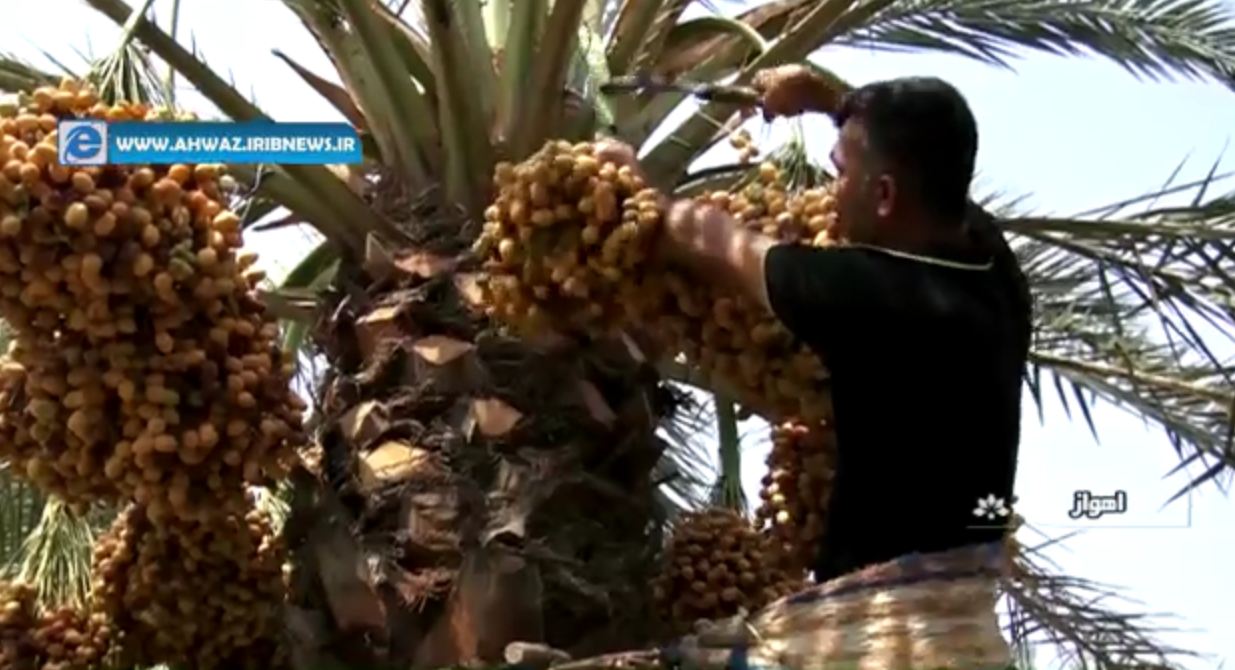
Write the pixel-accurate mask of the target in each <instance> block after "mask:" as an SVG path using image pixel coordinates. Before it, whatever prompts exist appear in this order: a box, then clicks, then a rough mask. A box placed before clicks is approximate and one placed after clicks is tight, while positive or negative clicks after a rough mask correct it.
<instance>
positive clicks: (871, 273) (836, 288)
mask: <svg viewBox="0 0 1235 670" xmlns="http://www.w3.org/2000/svg"><path fill="white" fill-rule="evenodd" d="M885 279H886V277H885V276H884V275H883V274H882V273H881V272H879V271H878V269H877V268H876V263H875V260H874V259H873V258H871V255H870V254H869V253H868V252H866V251H865V250H862V249H855V248H848V247H812V246H806V245H799V244H782V245H778V246H775V247H772V248H771V249H770V250H768V254H767V257H766V258H765V259H764V280H765V282H766V285H767V292H768V302H769V304H770V305H771V307H772V312H773V314H774V315H775V316H776V318H777V319H779V320H780V322H781V323H783V324H785V327H786V328H788V329H789V330H790V332H792V333H793V334H794V335H795V336H797V337H798V339H801V340H805V341H808V342H816V341H819V340H820V339H821V338H824V339H826V337H825V336H826V334H827V333H829V332H832V333H835V332H838V331H840V330H844V331H847V332H850V333H855V331H857V330H860V326H861V323H862V322H864V321H866V320H868V319H867V318H866V317H869V316H871V315H872V314H873V313H874V312H876V311H878V310H879V307H880V305H881V304H882V303H884V302H886V301H884V300H881V299H880V295H881V294H882V292H883V291H882V289H883V283H884V280H885ZM837 323H843V324H845V328H844V329H837V328H835V327H829V326H828V324H837Z"/></svg>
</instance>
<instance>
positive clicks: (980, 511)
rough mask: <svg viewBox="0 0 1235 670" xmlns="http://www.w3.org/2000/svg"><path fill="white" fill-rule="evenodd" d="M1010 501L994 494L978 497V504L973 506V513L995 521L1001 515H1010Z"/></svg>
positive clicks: (981, 517)
mask: <svg viewBox="0 0 1235 670" xmlns="http://www.w3.org/2000/svg"><path fill="white" fill-rule="evenodd" d="M1008 514H1009V510H1008V503H1007V502H1006V501H1005V500H1004V499H1003V498H1000V497H999V496H996V495H994V494H991V495H988V496H986V497H985V498H978V506H977V507H975V508H973V515H974V516H976V517H978V518H980V519H990V520H991V521H994V520H995V519H997V518H999V517H1001V516H1008Z"/></svg>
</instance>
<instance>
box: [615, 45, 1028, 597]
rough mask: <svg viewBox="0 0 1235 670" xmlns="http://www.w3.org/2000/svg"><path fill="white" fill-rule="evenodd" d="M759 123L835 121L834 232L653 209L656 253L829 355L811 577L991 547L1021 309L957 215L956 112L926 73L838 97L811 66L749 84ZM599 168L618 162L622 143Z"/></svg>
mask: <svg viewBox="0 0 1235 670" xmlns="http://www.w3.org/2000/svg"><path fill="white" fill-rule="evenodd" d="M756 87H757V88H759V89H760V90H761V94H762V107H763V110H764V114H765V115H766V116H767V117H769V118H770V117H773V116H780V115H796V114H800V113H803V112H806V111H820V112H826V113H829V114H831V115H832V116H833V117H834V119H835V121H836V124H837V126H838V128H839V129H840V134H839V140H838V141H837V143H836V145H835V147H834V148H833V150H832V161H833V162H834V163H835V165H836V169H837V177H836V178H837V184H836V188H837V190H836V198H837V220H836V224H835V225H836V232H838V233H839V234H840V236H841V237H842V238H844V239H845V240H847V242H848V244H845V245H842V246H837V247H832V248H817V247H810V246H803V245H794V244H781V243H778V242H777V241H776V240H773V239H771V238H769V237H765V236H763V235H760V234H758V233H756V232H752V231H749V230H746V229H745V228H743V227H742V226H741V225H740V224H739V222H737V221H735V220H734V219H733V218H731V217H730V216H729V215H728V214H727V213H726V212H724V211H722V210H720V209H719V208H716V207H712V206H710V205H700V204H697V203H695V202H694V201H691V200H680V201H676V202H667V203H666V207H667V211H668V215H667V225H666V235H665V238H664V251H665V253H666V256H667V257H668V258H669V259H671V260H673V261H675V262H678V263H680V264H682V265H684V266H686V267H689V268H692V269H693V270H694V271H696V272H697V273H698V274H699V276H700V279H701V280H713V281H727V282H730V283H733V284H735V285H738V286H740V287H741V288H743V289H744V290H745V291H746V292H747V293H749V294H750V295H751V296H752V297H754V298H756V299H758V300H759V301H761V302H762V303H763V304H764V305H765V306H766V307H767V308H768V309H770V310H771V311H772V312H773V313H775V314H776V316H777V317H778V318H779V319H780V320H781V321H782V322H783V323H784V324H785V326H786V327H787V328H788V329H789V330H790V331H792V332H793V334H794V335H795V336H796V337H798V338H799V339H800V340H802V341H803V342H806V343H807V344H808V345H810V346H811V347H812V348H813V349H814V350H816V351H817V352H818V353H819V355H820V356H821V357H824V358H825V360H826V361H827V364H828V367H829V369H830V370H831V372H832V380H831V384H832V397H833V405H834V410H835V423H836V425H835V428H836V434H837V443H838V463H837V471H836V479H835V488H834V493H833V498H832V500H831V503H830V505H829V510H830V512H829V518H828V519H827V528H828V532H827V540H826V542H825V544H826V546H824V547H821V551H820V552H819V554H818V560H817V562H816V565H815V576H816V578H817V579H818V580H820V581H823V580H827V579H831V578H833V577H836V576H839V575H842V574H845V573H848V572H851V571H853V570H856V569H859V568H861V567H863V566H866V565H870V564H873V563H878V562H882V561H886V560H891V559H894V558H896V557H898V556H902V555H905V554H909V553H912V552H932V551H942V550H947V549H951V548H955V547H961V546H965V545H970V544H976V543H983V542H996V541H999V540H1000V539H1001V538H1002V536H1003V533H1004V530H1003V528H1001V527H1000V526H1001V523H1000V522H1001V521H1003V520H1002V519H1000V520H998V521H991V520H986V519H982V518H978V517H976V516H975V515H974V508H975V504H976V503H977V501H978V500H979V499H984V498H987V497H988V496H992V495H993V496H995V497H997V498H1000V499H1002V500H1004V501H1008V500H1011V497H1012V490H1013V484H1014V481H1015V477H1016V454H1017V447H1018V443H1019V437H1020V404H1021V380H1022V373H1023V370H1024V367H1025V363H1026V358H1027V356H1028V347H1029V328H1030V324H1029V300H1028V295H1027V291H1026V290H1025V288H1024V286H1025V284H1024V281H1023V277H1022V276H1021V275H1020V271H1019V268H1017V267H1016V262H1015V257H1014V256H1013V255H1012V253H1011V251H1010V250H1009V249H1008V248H1007V246H1006V245H1005V244H1004V243H1003V241H1002V237H1001V236H1000V235H998V233H997V231H994V230H993V228H991V227H989V226H986V227H983V226H982V224H974V223H973V217H970V216H968V214H969V212H970V205H969V200H968V191H969V185H970V181H971V179H972V176H973V170H974V160H975V155H976V152H977V130H976V124H975V121H974V118H973V115H972V113H971V112H970V109H969V107H968V105H967V103H966V102H965V100H964V99H963V98H962V96H961V95H960V94H959V93H958V92H957V91H956V90H955V89H954V88H953V87H952V86H950V85H948V84H946V83H944V82H942V81H939V80H937V79H933V78H909V79H897V80H893V81H886V82H879V83H875V84H871V85H868V86H865V87H863V88H860V89H858V90H856V91H853V92H852V93H850V94H848V95H846V96H844V97H843V98H839V97H838V96H836V95H834V94H832V93H831V92H830V89H829V87H828V86H826V85H825V84H824V83H823V82H822V81H821V80H819V79H817V78H816V77H815V75H814V74H813V73H811V72H810V71H809V70H806V69H804V68H801V67H798V66H789V67H784V68H777V69H774V70H770V71H765V72H764V73H762V74H761V75H760V76H759V77H758V78H757V79H756ZM604 153H605V155H606V157H608V158H609V159H610V160H614V161H616V162H620V163H624V164H630V165H633V164H634V162H635V160H634V155H633V153H632V151H631V150H630V148H629V147H626V146H623V145H610V146H607V148H606V149H605V152H604Z"/></svg>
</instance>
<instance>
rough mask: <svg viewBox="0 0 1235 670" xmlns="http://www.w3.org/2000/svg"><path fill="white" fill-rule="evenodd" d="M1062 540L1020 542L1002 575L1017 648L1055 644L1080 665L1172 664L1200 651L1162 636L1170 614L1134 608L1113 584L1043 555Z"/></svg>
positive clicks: (1070, 663) (1067, 660)
mask: <svg viewBox="0 0 1235 670" xmlns="http://www.w3.org/2000/svg"><path fill="white" fill-rule="evenodd" d="M1057 541H1058V540H1049V541H1047V542H1046V543H1044V545H1039V546H1035V547H1025V546H1018V547H1017V551H1015V552H1014V554H1013V557H1012V561H1011V566H1010V570H1009V574H1008V575H1007V576H1006V577H1005V579H1003V580H1002V581H1001V584H1000V592H1001V596H1002V598H1003V603H1004V604H1005V605H1006V607H1007V620H1008V623H1007V631H1008V637H1009V638H1010V639H1011V641H1012V645H1013V647H1014V648H1018V649H1022V650H1025V649H1032V648H1033V647H1035V646H1038V645H1041V644H1043V643H1046V644H1049V645H1050V646H1052V647H1053V648H1054V649H1055V650H1056V651H1057V653H1058V654H1059V655H1060V656H1061V659H1060V660H1061V665H1062V666H1064V667H1072V668H1077V669H1078V670H1080V669H1088V668H1166V667H1172V666H1171V665H1169V663H1171V662H1172V661H1174V660H1182V659H1185V658H1191V657H1194V656H1196V654H1193V653H1192V652H1189V651H1185V650H1183V649H1178V648H1175V647H1172V646H1170V645H1168V644H1166V643H1164V642H1162V641H1160V640H1159V639H1157V638H1158V637H1159V636H1160V635H1161V634H1162V633H1165V632H1169V629H1168V628H1166V626H1165V623H1164V622H1163V621H1162V619H1164V618H1165V617H1163V616H1161V615H1158V614H1151V613H1146V612H1137V613H1133V612H1129V605H1135V604H1136V603H1130V602H1128V601H1127V599H1125V598H1122V597H1120V596H1119V594H1118V593H1117V592H1116V590H1115V589H1113V588H1112V587H1110V586H1107V585H1104V584H1100V583H1098V582H1094V581H1091V580H1087V579H1082V578H1079V577H1070V576H1067V575H1065V574H1063V573H1062V571H1061V570H1060V569H1059V568H1058V566H1055V565H1054V564H1052V563H1051V562H1050V561H1049V560H1048V559H1046V558H1045V557H1044V556H1043V555H1042V549H1044V548H1045V546H1049V545H1050V544H1054V543H1055V542H1057ZM1120 601H1123V602H1120ZM1117 603H1118V604H1117ZM1016 667H1027V666H1016ZM1029 667H1031V666H1029Z"/></svg>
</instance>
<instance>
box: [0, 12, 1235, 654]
mask: <svg viewBox="0 0 1235 670" xmlns="http://www.w3.org/2000/svg"><path fill="white" fill-rule="evenodd" d="M0 2H2V4H3V5H4V15H5V18H6V21H4V22H3V23H0V50H3V51H9V52H14V53H16V54H18V55H20V56H22V57H25V58H28V59H30V60H32V61H34V62H38V63H40V64H45V61H43V60H42V58H41V56H40V53H39V50H40V49H44V50H47V51H48V52H50V53H51V54H53V55H54V56H55V57H56V58H58V59H60V60H62V61H64V62H66V63H70V64H73V65H76V64H78V63H80V60H79V59H78V57H77V56H76V54H75V53H74V51H73V48H74V47H76V48H77V49H79V50H81V51H88V50H90V49H91V48H92V49H93V51H94V52H95V53H104V52H106V51H107V50H108V49H110V48H111V47H112V45H114V43H115V41H116V39H118V33H119V31H118V30H117V29H116V28H115V27H114V26H113V25H112V24H111V23H110V22H108V21H107V20H106V19H102V18H100V17H98V16H97V15H93V14H91V13H90V12H89V10H88V9H86V8H85V6H84V3H82V2H80V1H79V0H39V1H38V2H33V1H27V0H0ZM130 4H134V3H132V2H131V3H130ZM183 4H184V7H183V8H182V17H181V20H182V23H181V25H182V26H185V27H187V26H192V31H193V35H194V37H195V38H196V45H197V48H198V49H199V51H200V52H201V53H203V54H204V55H205V56H206V57H207V59H208V60H209V61H210V62H211V63H212V64H213V65H214V66H216V67H217V68H221V69H222V70H223V71H226V70H227V69H229V68H230V69H231V70H232V72H233V75H234V78H235V81H236V83H237V84H238V86H239V88H240V90H241V91H243V92H249V91H251V90H252V91H257V101H258V103H259V104H260V105H261V106H262V107H263V108H265V109H266V110H267V111H268V112H269V113H270V114H271V115H272V116H274V117H275V118H276V119H278V120H285V121H322V120H334V119H336V118H337V115H336V114H335V113H334V111H333V109H332V108H331V107H330V106H329V105H328V104H327V103H325V102H323V101H322V100H320V99H319V98H317V97H316V96H315V95H314V94H313V93H312V92H311V91H310V90H309V89H308V88H307V87H306V86H304V85H303V84H302V83H301V81H300V80H299V79H298V78H297V77H296V76H295V75H293V74H292V73H291V72H290V70H288V69H287V68H286V67H285V66H284V65H283V64H282V63H281V62H279V61H278V60H277V59H276V58H275V57H274V56H273V55H271V53H270V50H271V49H272V48H275V47H277V48H279V49H281V50H282V51H284V52H285V53H287V54H288V55H290V56H291V57H292V58H294V59H296V60H297V61H298V62H300V63H302V64H304V65H306V66H307V67H309V68H310V69H313V70H315V71H317V72H319V73H323V74H327V73H329V72H330V67H329V63H328V61H327V60H326V59H325V58H324V57H323V56H322V55H321V53H320V51H319V50H318V49H317V46H316V44H315V43H314V42H313V41H312V40H311V39H310V38H309V37H308V36H307V34H306V33H305V32H304V31H303V30H302V29H301V27H300V25H299V24H298V23H297V22H296V20H295V19H294V18H293V17H292V16H291V14H290V13H289V12H288V11H287V10H286V9H285V8H283V6H282V5H281V4H280V3H279V2H278V1H277V0H211V1H209V2H207V1H206V0H184V2H183ZM168 7H170V2H168V1H167V0H158V1H157V2H156V9H160V8H162V10H163V11H164V12H166V10H167V8H168ZM70 16H71V17H72V20H64V21H49V20H48V18H47V17H70ZM182 35H184V36H185V37H187V35H185V34H184V33H182ZM88 45H89V46H88ZM821 58H822V59H823V60H825V61H826V62H827V63H828V65H829V66H830V67H832V68H833V69H834V70H836V71H837V72H838V73H839V74H841V75H842V76H844V77H846V78H848V79H849V80H850V81H853V82H854V83H864V82H867V81H871V80H874V79H879V78H884V77H890V76H898V75H906V74H934V75H937V76H941V77H943V78H945V79H948V80H949V81H951V82H952V83H954V84H955V85H956V86H957V87H958V88H960V89H961V91H962V92H963V93H964V94H965V95H966V96H967V97H968V99H969V101H970V103H971V105H972V106H973V108H974V110H975V113H976V114H977V117H978V119H979V122H980V132H981V140H980V149H979V168H980V171H981V181H980V183H981V184H982V186H984V187H992V188H997V189H999V190H1002V191H1006V192H1009V193H1013V194H1021V193H1032V194H1033V197H1032V198H1031V200H1030V201H1029V202H1030V203H1032V204H1033V205H1034V206H1035V208H1037V209H1038V210H1040V211H1042V212H1054V213H1069V212H1072V211H1076V210H1080V209H1085V208H1088V207H1091V206H1094V205H1099V204H1104V203H1106V202H1108V201H1113V200H1116V199H1119V198H1122V197H1126V196H1132V195H1136V194H1139V193H1142V192H1144V191H1146V190H1149V189H1152V188H1154V187H1157V186H1159V185H1161V183H1162V182H1163V181H1164V180H1165V179H1166V177H1167V176H1168V175H1169V174H1170V172H1171V171H1172V170H1173V169H1174V168H1175V166H1176V165H1177V164H1178V163H1179V161H1180V160H1181V159H1182V158H1184V157H1185V156H1186V155H1189V154H1191V155H1192V157H1193V158H1192V161H1191V162H1190V163H1189V168H1188V169H1185V173H1184V175H1183V176H1184V177H1194V178H1195V177H1200V176H1202V175H1203V174H1204V172H1205V171H1206V170H1207V169H1208V167H1209V164H1210V163H1211V162H1212V161H1213V160H1214V159H1215V158H1216V157H1217V155H1218V154H1219V152H1220V151H1221V149H1222V147H1223V144H1224V143H1225V142H1227V141H1228V140H1229V139H1231V135H1232V130H1233V128H1235V126H1233V124H1232V123H1231V120H1232V119H1235V93H1231V92H1229V91H1227V90H1225V89H1223V88H1221V87H1219V86H1216V85H1213V84H1198V83H1175V84H1149V83H1144V82H1139V81H1137V80H1136V79H1134V78H1133V77H1131V76H1130V75H1129V74H1127V73H1125V72H1124V71H1122V70H1120V69H1119V68H1117V67H1115V66H1112V65H1108V64H1106V63H1104V62H1097V61H1087V60H1080V59H1063V58H1058V57H1051V56H1038V55H1034V56H1028V57H1026V58H1025V59H1024V60H1022V61H1021V62H1019V63H1018V64H1017V71H1016V72H1015V73H1012V72H1008V71H1006V70H998V69H993V68H989V67H986V66H982V65H978V64H974V63H971V62H967V61H962V60H959V59H956V58H952V57H942V56H923V55H913V56H906V55H889V54H867V53H862V52H855V51H852V50H851V51H845V52H835V53H833V52H826V53H824V54H821ZM196 100H197V99H196V98H194V97H187V98H185V102H186V103H188V104H190V105H192V104H195V102H196ZM791 123H792V122H789V121H778V122H776V123H775V124H773V125H772V127H771V128H768V129H766V133H765V132H757V133H756V137H757V138H758V137H759V136H760V135H764V136H766V137H767V139H768V140H770V141H775V140H776V139H778V138H783V137H784V136H786V134H787V131H788V129H789V128H790V127H791V126H790V124H791ZM804 123H805V126H804V127H805V129H806V130H807V133H808V135H807V136H808V138H809V141H810V142H811V143H812V149H814V150H815V151H816V155H817V156H818V157H819V158H821V159H822V158H824V157H825V156H826V152H827V149H828V146H829V145H830V143H831V141H832V139H833V135H832V131H831V130H830V128H829V126H828V125H827V124H826V123H825V122H823V121H822V120H821V119H810V120H807V121H805V122H804ZM1226 167H1227V169H1235V160H1228V161H1226ZM250 245H251V246H253V247H254V248H255V250H257V251H259V252H260V253H262V254H263V256H264V259H263V264H264V265H266V266H267V267H268V268H270V269H271V270H272V271H274V272H275V273H277V272H278V270H279V269H280V268H281V267H285V263H287V262H289V260H288V259H291V258H294V256H295V254H296V253H297V252H298V251H300V250H303V249H305V248H307V241H306V238H304V237H303V236H302V235H301V234H300V233H290V234H284V235H279V236H277V237H270V236H267V237H264V238H259V237H257V236H254V237H253V238H251V239H250ZM276 254H277V258H276V257H275V255H276ZM1095 418H1096V420H1097V421H1098V423H1099V427H1100V429H1101V437H1102V442H1101V444H1095V442H1094V440H1093V438H1092V437H1091V436H1090V435H1089V433H1088V430H1087V429H1086V428H1085V426H1084V424H1083V423H1081V422H1079V421H1078V422H1077V423H1070V422H1069V421H1068V420H1067V419H1066V418H1065V417H1063V416H1062V413H1061V411H1059V410H1058V407H1052V408H1051V409H1050V411H1048V414H1047V421H1046V425H1045V426H1043V425H1041V424H1040V423H1039V422H1038V420H1037V415H1036V413H1035V412H1034V411H1032V408H1028V411H1027V413H1026V417H1025V422H1024V441H1023V447H1022V450H1021V452H1022V458H1021V465H1020V476H1019V478H1018V482H1017V489H1018V495H1019V496H1020V498H1021V511H1022V513H1024V514H1025V515H1026V516H1027V518H1028V519H1029V521H1030V523H1033V524H1036V525H1039V526H1051V525H1056V524H1059V525H1062V524H1067V523H1070V521H1069V520H1068V519H1067V518H1066V516H1065V514H1066V512H1067V510H1068V509H1069V508H1070V506H1071V501H1072V492H1073V491H1074V490H1075V489H1077V488H1089V489H1093V490H1094V491H1095V492H1100V491H1109V490H1113V489H1115V488H1122V489H1125V490H1127V491H1128V495H1129V505H1130V507H1131V508H1132V509H1131V510H1130V512H1129V515H1128V517H1127V518H1125V519H1123V520H1122V521H1123V522H1124V523H1131V522H1135V523H1136V524H1138V525H1181V524H1183V523H1184V522H1185V521H1186V520H1187V518H1186V517H1187V515H1186V512H1187V508H1186V505H1185V504H1184V503H1183V502H1180V503H1177V504H1176V505H1173V506H1172V507H1170V508H1168V509H1166V510H1164V511H1161V512H1160V513H1159V512H1158V511H1157V510H1158V508H1159V507H1160V505H1161V503H1162V502H1164V501H1165V500H1166V499H1167V498H1168V497H1169V496H1170V495H1171V494H1172V493H1173V492H1174V491H1175V490H1176V489H1177V487H1178V485H1179V483H1180V480H1179V479H1178V478H1173V479H1171V480H1169V481H1165V482H1164V481H1162V476H1163V475H1165V473H1166V472H1167V471H1168V470H1169V469H1170V468H1171V467H1172V466H1173V465H1174V464H1175V463H1176V460H1175V456H1174V454H1173V452H1172V451H1171V449H1170V446H1169V444H1168V442H1167V441H1166V439H1165V437H1164V436H1163V435H1162V434H1161V433H1159V432H1156V431H1147V430H1146V429H1145V428H1144V427H1143V426H1142V425H1141V424H1140V423H1138V422H1137V421H1135V420H1133V419H1130V418H1128V417H1127V416H1126V415H1123V414H1122V413H1120V412H1118V411H1117V410H1113V409H1106V408H1103V409H1100V410H1099V411H1098V412H1097V414H1096V417H1095ZM765 455H766V446H765V445H764V444H762V443H757V444H750V445H749V446H748V448H747V449H746V452H745V454H744V458H745V459H746V460H745V463H744V464H745V467H744V469H743V470H744V480H745V482H746V486H747V491H748V495H752V496H753V494H754V492H755V491H756V490H757V486H758V480H759V478H760V477H761V476H762V460H763V458H764V457H765ZM1107 525H1109V524H1107ZM1233 528H1235V507H1233V506H1232V504H1231V501H1230V500H1229V499H1227V498H1226V497H1225V496H1224V495H1223V494H1221V493H1220V492H1218V491H1217V490H1216V489H1215V488H1214V487H1212V486H1210V487H1207V488H1206V489H1204V490H1203V491H1201V492H1199V493H1198V494H1196V495H1195V496H1194V499H1193V501H1192V509H1191V527H1190V528H1181V529H1156V530H1150V529H1115V528H1094V529H1093V530H1089V531H1087V532H1085V533H1084V534H1083V535H1081V536H1079V537H1075V538H1073V539H1071V540H1069V541H1068V542H1067V543H1066V544H1065V545H1063V546H1061V547H1056V548H1054V549H1053V550H1052V551H1051V552H1050V554H1049V555H1050V556H1051V558H1053V559H1054V560H1055V561H1057V562H1058V563H1059V564H1060V565H1061V566H1062V567H1063V568H1064V569H1066V570H1067V571H1069V572H1071V573H1074V574H1077V575H1080V576H1084V577H1089V578H1093V579H1097V580H1100V581H1103V582H1107V583H1111V584H1113V585H1116V586H1119V587H1123V588H1122V592H1123V593H1124V594H1126V595H1127V596H1128V597H1131V598H1134V599H1136V600H1138V601H1141V602H1142V603H1143V604H1144V609H1146V610H1151V611H1158V612H1166V613H1170V614H1172V615H1175V616H1176V617H1178V618H1177V619H1176V621H1175V622H1174V623H1175V625H1176V626H1177V627H1181V628H1188V629H1198V630H1199V632H1194V633H1180V634H1177V635H1172V636H1169V637H1168V638H1167V639H1168V640H1169V641H1171V642H1173V643H1175V644H1177V645H1180V646H1184V647H1187V648H1190V649H1193V650H1195V651H1198V652H1202V653H1207V654H1211V655H1212V656H1211V657H1210V658H1207V659H1204V660H1201V661H1197V662H1192V663H1189V664H1188V667H1189V669H1190V670H1193V669H1201V668H1216V667H1217V666H1218V664H1219V662H1220V661H1221V660H1222V659H1223V658H1225V659H1230V660H1232V661H1235V634H1232V632H1235V578H1232V577H1231V576H1230V575H1231V572H1230V568H1229V564H1230V559H1231V557H1232V555H1235V542H1233V541H1232V529H1233ZM1049 531H1050V532H1052V533H1062V532H1065V530H1064V529H1059V528H1050V529H1049Z"/></svg>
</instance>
